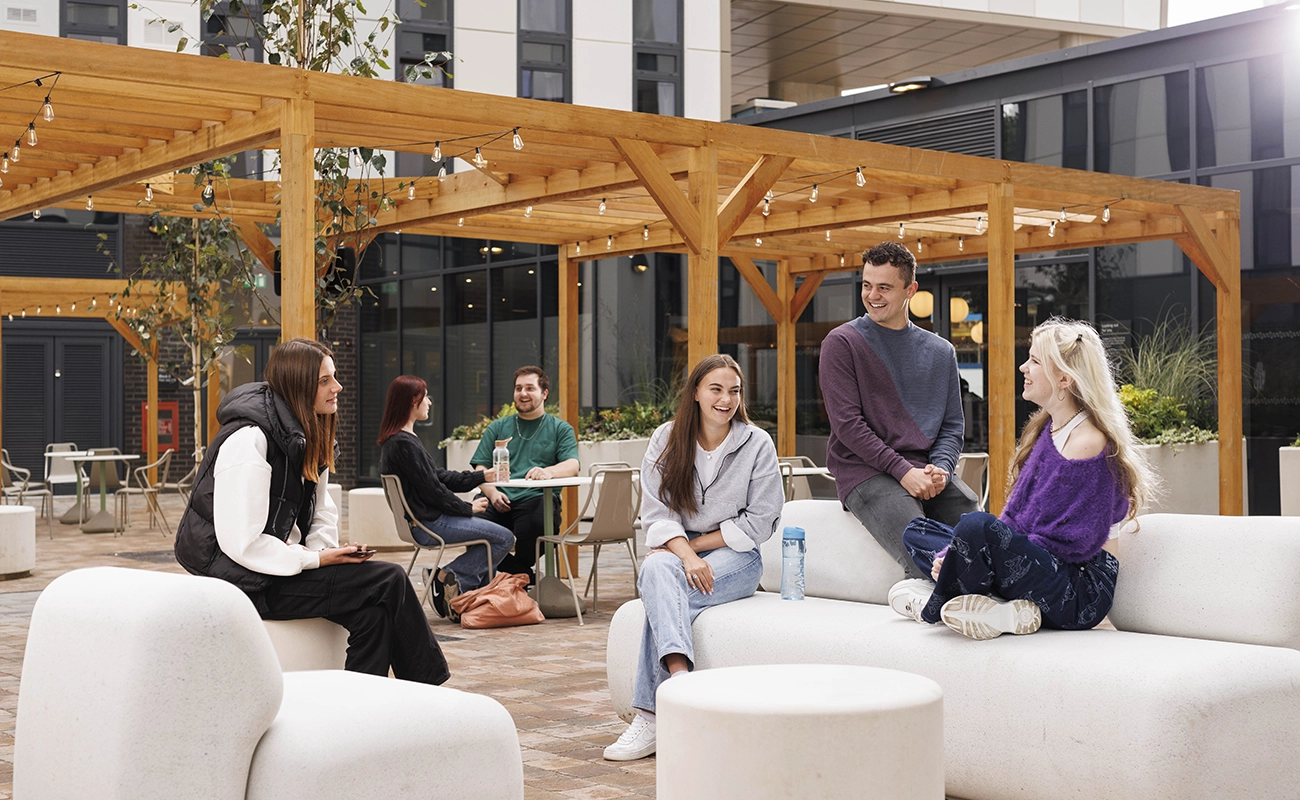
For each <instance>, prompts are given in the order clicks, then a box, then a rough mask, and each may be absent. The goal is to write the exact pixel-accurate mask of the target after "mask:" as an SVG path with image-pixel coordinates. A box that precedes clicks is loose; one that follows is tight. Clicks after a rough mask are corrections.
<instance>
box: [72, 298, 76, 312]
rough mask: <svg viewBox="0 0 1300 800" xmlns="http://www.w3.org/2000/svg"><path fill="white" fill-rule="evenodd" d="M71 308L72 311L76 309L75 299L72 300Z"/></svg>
mask: <svg viewBox="0 0 1300 800" xmlns="http://www.w3.org/2000/svg"><path fill="white" fill-rule="evenodd" d="M72 310H73V311H74V312H75V311H76V310H77V301H75V300H74V301H72Z"/></svg>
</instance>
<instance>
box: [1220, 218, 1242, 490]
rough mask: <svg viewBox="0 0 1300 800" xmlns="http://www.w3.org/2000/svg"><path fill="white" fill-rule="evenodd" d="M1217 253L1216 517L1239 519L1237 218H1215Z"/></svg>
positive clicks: (1238, 263)
mask: <svg viewBox="0 0 1300 800" xmlns="http://www.w3.org/2000/svg"><path fill="white" fill-rule="evenodd" d="M1219 249H1220V250H1221V251H1222V253H1223V257H1224V260H1225V261H1226V264H1225V269H1224V270H1223V275H1222V276H1221V277H1222V284H1223V285H1221V286H1219V287H1218V290H1219V296H1218V313H1216V314H1215V326H1216V328H1217V331H1218V339H1219V343H1218V344H1219V513H1220V514H1222V515H1231V516H1240V515H1241V514H1242V513H1243V511H1244V509H1245V503H1244V498H1243V497H1242V493H1241V481H1242V468H1243V467H1242V463H1241V435H1242V420H1241V416H1242V396H1241V393H1242V385H1241V370H1242V364H1241V362H1242V356H1241V348H1242V342H1241V301H1242V297H1241V215H1240V214H1235V213H1225V214H1222V215H1221V216H1220V218H1219Z"/></svg>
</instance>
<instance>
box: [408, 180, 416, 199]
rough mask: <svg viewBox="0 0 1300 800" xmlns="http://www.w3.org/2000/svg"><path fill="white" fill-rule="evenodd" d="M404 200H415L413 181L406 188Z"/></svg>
mask: <svg viewBox="0 0 1300 800" xmlns="http://www.w3.org/2000/svg"><path fill="white" fill-rule="evenodd" d="M406 199H407V200H414V199H415V181H411V185H410V186H408V187H406Z"/></svg>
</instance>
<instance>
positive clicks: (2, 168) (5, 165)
mask: <svg viewBox="0 0 1300 800" xmlns="http://www.w3.org/2000/svg"><path fill="white" fill-rule="evenodd" d="M0 172H3V173H8V172H9V154H8V153H5V157H4V160H3V161H0Z"/></svg>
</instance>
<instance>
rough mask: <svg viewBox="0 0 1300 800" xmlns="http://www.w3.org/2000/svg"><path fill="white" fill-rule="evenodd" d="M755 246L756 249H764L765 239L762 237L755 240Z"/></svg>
mask: <svg viewBox="0 0 1300 800" xmlns="http://www.w3.org/2000/svg"><path fill="white" fill-rule="evenodd" d="M754 246H755V247H762V246H763V237H761V236H760V237H758V238H756V239H754Z"/></svg>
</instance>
